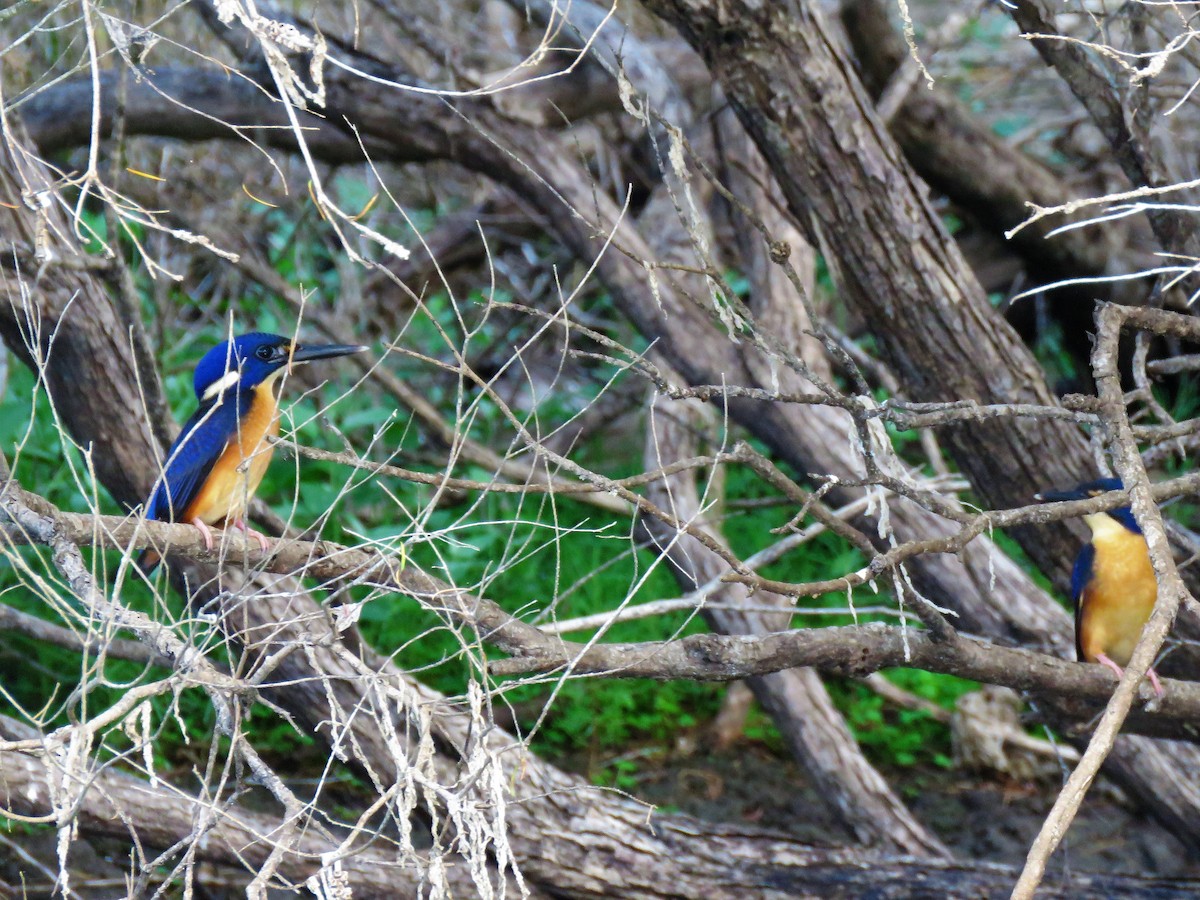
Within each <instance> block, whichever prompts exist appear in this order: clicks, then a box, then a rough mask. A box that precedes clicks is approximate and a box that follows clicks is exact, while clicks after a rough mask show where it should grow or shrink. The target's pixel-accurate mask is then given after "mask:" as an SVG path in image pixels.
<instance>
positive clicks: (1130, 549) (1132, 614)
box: [1079, 531, 1158, 666]
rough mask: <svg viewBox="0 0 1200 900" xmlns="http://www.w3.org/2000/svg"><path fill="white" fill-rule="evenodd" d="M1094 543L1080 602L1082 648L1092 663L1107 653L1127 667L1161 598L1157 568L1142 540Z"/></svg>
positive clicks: (1121, 537) (1114, 538) (1130, 536)
mask: <svg viewBox="0 0 1200 900" xmlns="http://www.w3.org/2000/svg"><path fill="white" fill-rule="evenodd" d="M1093 541H1094V543H1095V544H1096V558H1095V562H1094V563H1093V568H1092V580H1091V583H1090V584H1089V585H1088V589H1087V590H1086V591H1085V592H1084V595H1083V597H1082V598H1081V599H1082V603H1081V604H1080V610H1079V615H1080V622H1079V647H1080V649H1081V650H1082V651H1083V658H1084V659H1085V660H1087V661H1088V662H1095V661H1096V658H1097V657H1098V656H1099V655H1100V654H1101V653H1103V654H1104V655H1105V656H1107V657H1108V658H1109V659H1111V660H1112V661H1113V662H1115V663H1116V664H1117V665H1119V666H1126V665H1128V664H1129V657H1130V656H1131V655H1132V654H1133V648H1134V647H1135V646H1136V645H1137V642H1138V638H1140V637H1141V636H1142V629H1143V628H1144V627H1145V625H1146V620H1147V619H1149V618H1150V613H1151V612H1153V610H1154V601H1155V599H1156V598H1157V597H1158V583H1157V581H1156V580H1155V578H1154V567H1153V566H1152V565H1151V564H1150V553H1149V551H1148V550H1147V549H1146V540H1145V538H1143V537H1142V536H1141V535H1140V534H1134V533H1132V532H1128V531H1125V532H1123V533H1113V534H1111V535H1104V536H1103V537H1101V536H1099V535H1097V536H1095V537H1094V538H1093Z"/></svg>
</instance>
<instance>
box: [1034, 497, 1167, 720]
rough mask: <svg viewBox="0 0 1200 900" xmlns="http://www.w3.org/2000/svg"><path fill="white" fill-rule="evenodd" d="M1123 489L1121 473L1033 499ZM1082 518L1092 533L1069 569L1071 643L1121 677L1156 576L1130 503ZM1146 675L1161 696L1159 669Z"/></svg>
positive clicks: (1085, 657)
mask: <svg viewBox="0 0 1200 900" xmlns="http://www.w3.org/2000/svg"><path fill="white" fill-rule="evenodd" d="M1123 489H1124V485H1123V484H1122V483H1121V479H1119V478H1101V479H1099V480H1098V481H1089V482H1087V483H1086V484H1081V485H1079V486H1078V487H1076V488H1073V489H1072V490H1069V491H1045V492H1043V493H1041V494H1038V495H1037V499H1038V500H1043V501H1054V500H1086V499H1087V498H1089V497H1099V496H1100V495H1101V494H1107V493H1108V492H1109V491H1119V490H1123ZM1083 521H1085V522H1086V523H1087V525H1088V527H1089V528H1090V529H1091V530H1092V539H1091V541H1090V542H1089V543H1087V544H1086V545H1084V548H1083V549H1082V550H1081V551H1079V556H1078V557H1077V558H1076V560H1075V568H1074V570H1073V571H1072V572H1071V595H1072V599H1073V600H1074V601H1075V649H1076V652H1077V653H1078V654H1079V659H1080V660H1081V661H1083V662H1095V663H1100V664H1101V665H1103V666H1107V667H1108V668H1110V669H1112V670H1113V672H1115V673H1116V676H1117V677H1118V678H1120V677H1121V675H1122V674H1124V670H1123V668H1122V667H1123V666H1127V665H1129V658H1130V656H1132V655H1133V648H1134V647H1135V646H1137V642H1138V639H1139V638H1140V637H1141V636H1142V629H1143V628H1144V627H1145V625H1146V620H1147V619H1149V618H1150V613H1151V612H1153V611H1154V601H1155V600H1156V599H1157V598H1158V581H1157V579H1156V578H1155V576H1154V566H1153V565H1151V563H1150V550H1149V548H1148V547H1147V546H1146V538H1145V536H1144V535H1143V534H1142V529H1141V527H1140V526H1139V525H1138V523H1137V520H1136V519H1135V518H1134V517H1133V510H1132V509H1130V508H1129V507H1128V506H1122V507H1119V508H1117V509H1110V510H1108V511H1107V512H1098V513H1090V514H1088V515H1086V516H1084V517H1083ZM1146 675H1147V676H1148V677H1149V679H1150V683H1151V684H1152V685H1154V692H1155V693H1156V694H1157V695H1158V696H1160V697H1161V696H1162V694H1163V689H1162V685H1161V684H1160V683H1159V681H1158V675H1157V674H1156V673H1155V671H1154V670H1153V669H1150V670H1149V671H1148V672H1147V673H1146Z"/></svg>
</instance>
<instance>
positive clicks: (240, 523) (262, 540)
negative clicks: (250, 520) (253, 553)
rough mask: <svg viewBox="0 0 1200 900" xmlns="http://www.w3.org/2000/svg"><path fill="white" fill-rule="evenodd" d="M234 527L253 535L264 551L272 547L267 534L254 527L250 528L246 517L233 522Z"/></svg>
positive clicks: (248, 535)
mask: <svg viewBox="0 0 1200 900" xmlns="http://www.w3.org/2000/svg"><path fill="white" fill-rule="evenodd" d="M233 527H234V528H236V529H237V530H238V531H242V532H245V534H246V537H252V538H254V540H256V541H258V548H259V549H260V550H262V552H263V553H266V552H267V551H268V550H270V549H271V542H270V541H268V540H267V536H266V535H265V534H263V533H262V532H260V531H255V530H254V529H253V528H250V527H249V526H248V525H247V524H246V520H245V519H238V520H237V521H235V522H234V523H233Z"/></svg>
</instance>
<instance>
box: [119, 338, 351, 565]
mask: <svg viewBox="0 0 1200 900" xmlns="http://www.w3.org/2000/svg"><path fill="white" fill-rule="evenodd" d="M366 349H367V348H366V347H361V346H347V345H342V344H326V345H304V344H297V343H294V342H293V341H292V340H290V339H289V338H285V337H281V336H280V335H277V334H243V335H242V336H241V337H237V338H234V339H233V340H232V341H225V342H223V343H221V344H218V345H217V346H215V347H213V348H212V349H211V350H209V351H208V352H207V353H206V354H204V357H203V358H202V359H201V360H200V362H199V364H198V365H197V366H196V374H195V376H194V378H193V384H194V386H195V390H196V399H198V400H199V401H200V408H199V409H197V410H196V412H195V413H193V414H192V417H191V418H190V419H188V421H187V424H185V425H184V426H183V430H182V431H181V432H180V433H179V437H177V438H176V439H175V443H174V444H172V445H171V450H170V452H169V453H168V454H167V461H166V466H165V467H164V469H163V473H162V477H161V478H160V479H159V480H158V482H157V484H156V485H155V487H154V493H153V494H152V495H151V496H150V500H149V502H148V503H147V504H146V518H147V519H154V520H157V521H160V522H187V523H190V524H192V525H195V526H196V527H197V528H199V529H200V532H201V534H203V535H204V545H205V547H207V548H208V549H209V550H211V549H212V548H213V538H212V532H211V531H210V530H209V526H210V525H216V526H226V525H231V526H233V527H234V528H238V529H240V530H242V531H244V532H245V533H246V534H247V535H248V536H250V537H253V538H254V539H255V540H257V541H258V544H259V546H260V547H262V548H263V550H266V549H267V546H268V544H267V539H266V538H265V537H264V536H263V535H261V534H259V533H258V532H255V531H251V530H250V529H249V528H247V527H246V522H245V515H246V509H247V507H248V506H249V505H250V498H251V497H253V496H254V492H255V491H256V490H257V489H258V485H259V482H261V481H262V478H263V475H264V474H265V473H266V471H267V464H268V463H269V462H270V460H271V453H272V451H273V450H274V447H273V445H272V444H271V442H270V441H269V440H268V436H271V435H276V434H278V433H279V405H278V382H279V377H280V375H282V374H283V373H284V372H286V371H290V370H291V368H292V367H293V366H295V365H299V364H300V363H306V362H311V361H313V360H316V359H329V358H331V357H335V356H345V355H347V354H350V353H358V352H359V351H361V350H366ZM159 559H160V556H159V554H158V552H157V551H155V550H151V549H147V550H145V551H143V553H142V554H141V556H140V557H139V559H138V566H139V567H140V568H141V569H142V571H144V572H146V573H149V572H151V571H153V569H154V567H155V566H157V565H158V562H159Z"/></svg>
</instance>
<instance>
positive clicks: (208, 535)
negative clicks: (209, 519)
mask: <svg viewBox="0 0 1200 900" xmlns="http://www.w3.org/2000/svg"><path fill="white" fill-rule="evenodd" d="M189 524H192V525H195V526H196V527H197V528H199V529H200V534H201V535H202V536H203V537H204V549H205V550H208V551H209V552H210V553H211V552H212V548H213V537H212V532H211V531H210V530H209V528H208V526H207V525H205V524H204V522H203V521H201V519H200V518H199V517H198V516H197V517H196V518H195V519H192V521H191V522H190V523H189Z"/></svg>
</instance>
